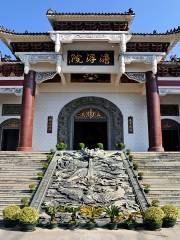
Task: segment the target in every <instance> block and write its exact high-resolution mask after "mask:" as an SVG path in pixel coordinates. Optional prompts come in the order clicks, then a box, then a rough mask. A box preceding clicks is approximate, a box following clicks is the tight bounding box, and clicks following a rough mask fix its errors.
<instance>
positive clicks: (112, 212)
mask: <svg viewBox="0 0 180 240" xmlns="http://www.w3.org/2000/svg"><path fill="white" fill-rule="evenodd" d="M104 211H105V212H106V214H107V215H108V216H109V218H110V220H111V223H114V221H115V217H118V216H119V213H120V208H119V207H117V206H115V205H111V206H109V207H107V208H105V209H104Z"/></svg>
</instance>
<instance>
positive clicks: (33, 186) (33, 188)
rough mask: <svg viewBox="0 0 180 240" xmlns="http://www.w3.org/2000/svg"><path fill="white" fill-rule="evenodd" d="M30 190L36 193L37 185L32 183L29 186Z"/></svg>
mask: <svg viewBox="0 0 180 240" xmlns="http://www.w3.org/2000/svg"><path fill="white" fill-rule="evenodd" d="M29 190H30V191H32V192H33V191H36V184H35V183H31V184H29Z"/></svg>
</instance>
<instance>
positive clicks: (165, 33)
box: [132, 26, 180, 36]
mask: <svg viewBox="0 0 180 240" xmlns="http://www.w3.org/2000/svg"><path fill="white" fill-rule="evenodd" d="M174 33H180V26H178V27H177V28H174V29H170V30H168V31H166V32H164V33H160V32H157V31H156V30H154V31H153V32H152V33H132V34H133V35H143V36H145V35H151V36H152V35H169V34H174Z"/></svg>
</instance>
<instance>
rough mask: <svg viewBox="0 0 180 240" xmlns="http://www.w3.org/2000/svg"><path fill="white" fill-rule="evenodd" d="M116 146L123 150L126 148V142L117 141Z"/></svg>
mask: <svg viewBox="0 0 180 240" xmlns="http://www.w3.org/2000/svg"><path fill="white" fill-rule="evenodd" d="M116 147H117V149H119V150H120V151H122V150H124V149H125V148H126V145H125V144H124V143H117V144H116Z"/></svg>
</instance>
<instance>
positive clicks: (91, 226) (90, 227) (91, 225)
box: [85, 222, 97, 230]
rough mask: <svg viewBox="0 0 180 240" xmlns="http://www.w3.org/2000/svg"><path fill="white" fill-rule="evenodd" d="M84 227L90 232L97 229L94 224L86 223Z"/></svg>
mask: <svg viewBox="0 0 180 240" xmlns="http://www.w3.org/2000/svg"><path fill="white" fill-rule="evenodd" d="M85 227H86V228H87V229H88V230H91V229H93V228H95V227H97V225H96V223H92V222H88V223H86V225H85Z"/></svg>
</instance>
